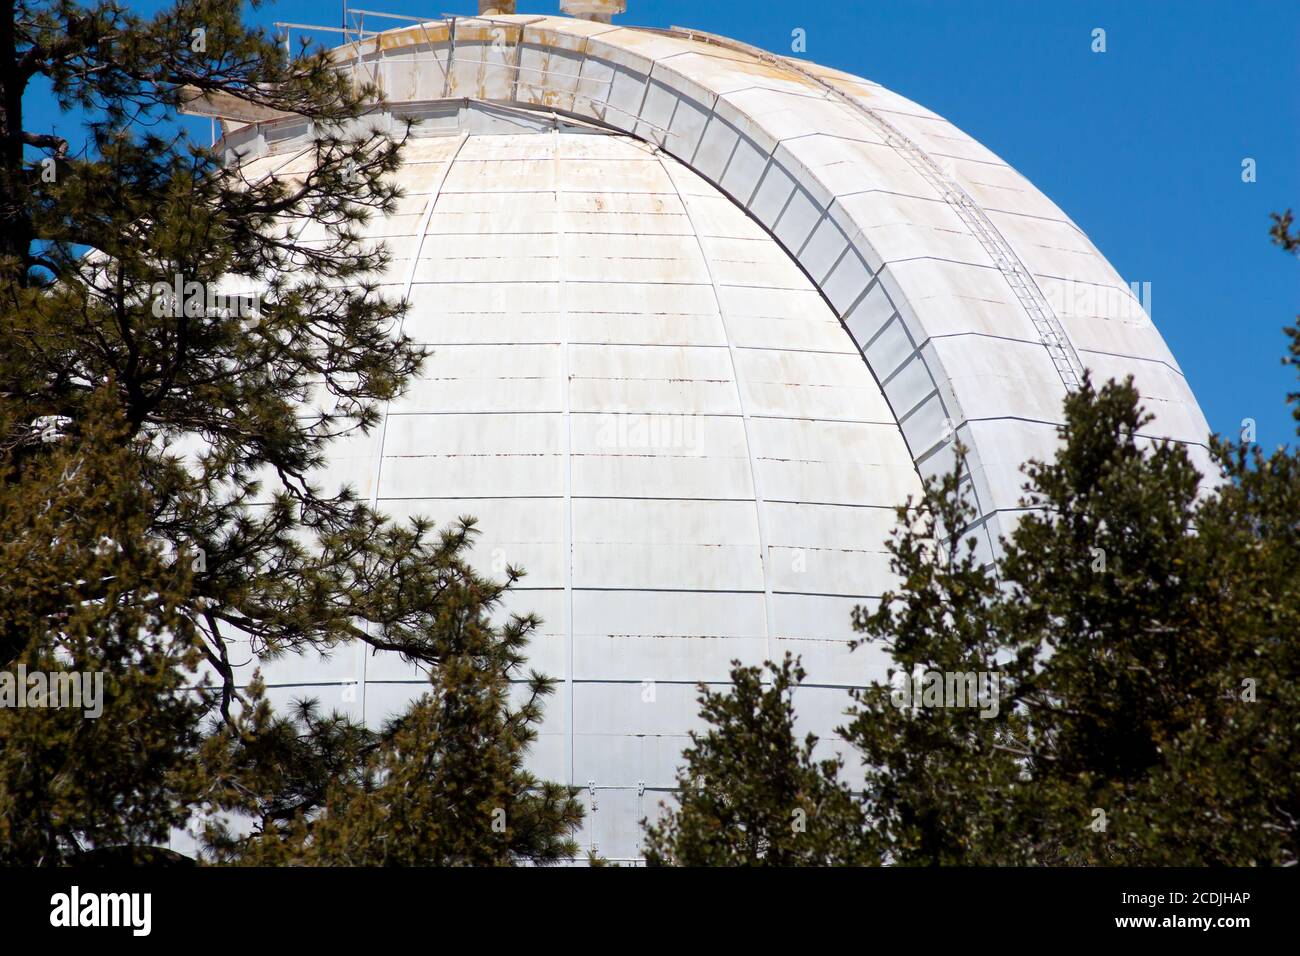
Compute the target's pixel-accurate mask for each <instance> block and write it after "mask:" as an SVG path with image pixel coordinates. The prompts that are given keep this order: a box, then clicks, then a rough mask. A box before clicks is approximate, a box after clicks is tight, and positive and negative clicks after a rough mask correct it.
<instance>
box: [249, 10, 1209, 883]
mask: <svg viewBox="0 0 1300 956" xmlns="http://www.w3.org/2000/svg"><path fill="white" fill-rule="evenodd" d="M334 55H335V57H336V59H337V60H338V62H339V64H340V66H341V68H344V69H348V70H351V71H353V72H355V74H356V75H357V76H358V78H359V79H366V80H373V81H375V82H377V83H378V84H379V85H380V86H381V87H382V88H383V89H384V91H385V93H386V96H387V99H388V101H389V104H390V108H391V110H392V111H393V113H394V114H399V115H415V116H419V117H420V118H421V119H422V121H423V122H422V123H421V125H420V126H418V127H417V128H416V131H415V137H416V138H414V139H412V140H411V141H410V142H409V143H408V146H407V148H406V151H405V154H404V155H405V161H404V166H403V168H402V169H401V171H400V172H399V173H398V177H397V178H398V182H399V183H400V185H401V186H402V187H403V189H404V190H405V193H406V195H405V198H403V199H402V200H401V205H400V208H399V209H398V210H397V212H396V213H395V214H394V215H392V216H390V217H388V218H387V219H376V220H373V221H372V222H371V223H370V224H369V225H368V227H367V229H368V236H369V237H370V238H373V239H376V240H380V239H382V240H383V241H384V242H386V243H387V244H388V247H389V249H390V250H391V252H392V254H393V260H394V261H393V263H392V266H391V268H390V270H389V272H388V273H387V274H386V275H385V277H384V283H385V291H386V292H388V293H390V294H393V295H397V296H405V297H406V298H407V300H408V301H409V303H410V308H409V311H408V313H407V316H406V318H405V322H404V331H405V332H406V333H407V334H408V335H410V336H411V337H412V338H413V339H414V340H415V341H417V342H420V343H424V344H426V345H428V346H429V347H430V350H431V352H432V354H431V356H430V358H429V360H428V361H427V363H426V365H425V368H424V370H423V372H422V374H421V376H420V377H419V378H418V379H417V380H415V381H413V382H412V383H411V385H410V387H409V389H408V391H407V392H406V393H405V394H404V395H403V396H402V397H401V398H399V399H397V400H395V401H393V402H392V403H391V404H390V405H389V406H388V407H387V408H386V410H385V412H384V420H383V424H382V426H381V427H379V428H377V429H376V430H375V431H374V432H373V433H372V434H371V435H370V436H364V437H358V438H355V439H351V440H348V441H345V442H340V443H338V446H337V448H336V450H335V452H334V455H333V458H332V459H331V468H330V477H331V479H332V480H337V481H340V482H343V481H346V482H349V483H351V484H352V485H353V487H354V488H355V489H356V490H357V491H358V493H359V494H360V495H361V496H362V497H366V496H369V498H370V500H372V501H373V502H374V503H375V504H376V505H377V506H378V507H380V508H381V509H382V510H384V511H386V512H387V513H389V514H390V515H392V516H393V517H397V518H402V517H405V516H407V515H414V514H423V515H426V516H428V517H430V518H433V519H435V520H437V521H440V522H441V521H450V520H453V519H454V518H455V517H457V516H458V515H463V514H472V515H474V516H476V517H477V518H478V519H479V527H480V529H481V531H482V535H481V538H480V539H479V542H478V545H477V548H476V552H475V562H476V564H477V566H478V567H479V568H480V569H481V570H483V571H485V572H489V573H497V574H499V572H500V571H501V570H502V569H503V568H504V566H505V565H506V564H511V565H518V566H522V567H523V568H525V569H526V571H527V577H526V578H525V579H524V580H523V581H522V582H521V586H520V587H519V588H518V589H517V590H516V591H515V592H514V594H513V598H512V603H511V606H510V608H509V610H512V611H518V612H527V611H532V612H536V613H537V614H538V615H540V616H541V617H542V618H543V619H544V621H545V623H544V625H543V627H542V628H541V631H540V633H539V634H538V635H537V636H536V637H535V639H534V641H533V643H532V645H531V657H532V663H533V664H534V665H535V666H536V667H537V669H539V670H541V671H542V672H544V673H547V674H549V675H550V676H552V677H554V678H556V679H557V680H558V681H559V688H558V692H557V694H556V695H555V696H554V697H552V698H551V699H550V701H549V703H548V706H547V713H546V721H545V725H544V726H543V728H542V731H541V735H540V739H539V741H538V743H537V744H536V746H535V748H534V753H533V765H534V769H535V770H536V772H537V773H538V774H540V775H541V776H543V777H545V778H549V779H552V780H557V781H561V782H565V783H571V784H573V785H574V786H577V787H580V788H581V790H582V797H583V800H584V802H585V804H586V806H587V811H588V812H587V820H586V824H585V829H584V832H583V835H582V838H581V840H582V844H583V846H584V848H586V847H590V848H594V849H596V850H597V851H598V852H599V853H600V854H601V855H603V856H606V857H608V858H610V859H613V860H632V859H635V858H637V856H638V854H639V846H640V841H641V834H640V827H639V821H640V819H641V818H642V817H645V816H652V815H653V814H654V812H655V808H656V806H657V805H658V803H659V801H660V800H661V799H664V798H665V797H666V795H667V794H668V792H669V791H670V790H671V788H672V786H673V783H674V772H675V769H676V767H677V765H678V762H679V758H680V753H681V750H682V749H683V747H684V746H685V745H686V744H687V743H688V740H687V736H686V735H687V733H688V731H689V730H691V729H693V728H695V727H697V726H698V717H697V704H696V693H697V691H696V684H697V683H698V682H701V681H703V682H709V683H715V684H721V683H725V682H726V680H727V675H728V669H729V662H730V661H731V660H733V659H737V658H738V659H740V660H742V661H743V662H745V663H759V662H761V661H763V660H764V659H779V658H780V657H781V656H782V655H783V654H784V653H785V652H786V651H791V652H793V653H795V654H798V655H801V656H802V658H803V662H804V665H805V667H806V668H807V670H808V672H809V677H808V681H807V683H806V685H805V686H804V687H803V688H801V689H800V690H799V691H798V696H797V709H798V712H799V716H800V720H801V722H802V724H803V725H804V728H803V729H808V730H813V731H814V732H816V733H818V734H819V735H820V736H821V737H822V738H823V744H822V746H825V747H831V746H832V743H831V741H832V740H833V738H834V732H833V728H834V727H835V726H836V724H837V723H839V722H840V720H841V716H842V712H843V710H844V707H845V706H846V696H845V690H846V688H848V687H851V686H856V685H861V684H863V683H864V682H866V681H868V680H871V679H873V678H877V677H879V676H881V674H882V670H883V659H882V658H881V657H880V656H879V655H878V654H875V653H873V652H872V651H871V650H870V649H869V648H863V649H859V650H858V651H855V652H853V653H850V652H849V650H848V646H847V641H848V640H849V638H850V637H851V636H852V628H851V623H850V612H851V609H852V608H853V606H854V605H856V604H865V605H871V604H873V603H874V601H875V600H876V599H877V598H878V596H879V595H880V594H881V593H882V591H884V590H885V589H887V588H888V587H890V586H891V583H892V581H891V577H890V571H889V562H888V556H887V554H886V552H885V541H886V540H887V536H888V533H889V531H890V529H891V528H892V527H893V525H894V522H895V516H894V512H893V508H894V507H895V506H897V505H899V504H900V503H902V502H903V500H904V499H905V498H906V497H907V496H908V495H910V494H912V495H914V494H916V493H917V492H918V491H919V489H920V483H921V480H922V478H923V477H925V476H929V475H933V474H936V473H938V472H941V471H946V470H949V469H950V468H951V466H952V463H953V448H954V445H955V442H956V441H957V440H960V441H961V442H962V443H963V444H964V445H965V446H967V448H968V449H969V459H968V462H969V470H968V474H967V484H968V487H969V490H970V492H971V494H972V496H973V500H974V501H975V503H976V505H977V507H978V509H979V514H980V521H979V524H978V527H977V528H976V533H977V535H978V537H979V540H980V547H981V549H982V552H983V553H984V554H985V555H986V556H987V557H988V558H989V559H990V560H995V559H996V557H997V541H998V536H999V535H1000V534H1004V533H1005V532H1006V531H1007V530H1008V528H1009V527H1010V522H1012V521H1013V520H1014V518H1015V515H1016V514H1017V512H1018V510H1019V507H1020V505H1019V495H1020V485H1021V482H1022V476H1021V475H1020V474H1019V468H1020V466H1021V465H1022V464H1023V463H1024V462H1025V461H1026V460H1028V459H1029V458H1032V457H1046V456H1049V455H1051V453H1052V451H1053V448H1054V444H1055V442H1056V427H1057V424H1058V423H1059V421H1060V416H1061V404H1062V400H1063V399H1064V397H1065V396H1066V394H1067V392H1068V391H1069V390H1071V389H1073V388H1076V387H1077V386H1078V383H1079V381H1080V379H1081V377H1082V375H1083V371H1084V369H1085V368H1089V369H1091V370H1092V372H1093V375H1094V377H1096V378H1098V379H1102V380H1104V379H1106V378H1110V377H1116V378H1122V377H1124V376H1126V375H1133V376H1134V378H1135V380H1136V382H1137V385H1138V387H1139V389H1140V391H1141V393H1142V396H1143V399H1144V401H1145V403H1146V404H1147V406H1148V407H1149V409H1150V410H1151V411H1152V412H1153V413H1154V414H1155V420H1154V421H1153V423H1152V424H1151V425H1150V426H1149V436H1150V437H1151V438H1152V439H1157V438H1170V439H1174V440H1177V441H1180V442H1185V443H1187V445H1188V446H1189V447H1190V448H1191V450H1192V452H1193V456H1194V457H1195V458H1197V459H1198V460H1199V461H1202V462H1203V461H1204V460H1205V456H1206V451H1205V448H1204V445H1203V443H1204V441H1205V437H1206V435H1207V433H1208V427H1207V425H1206V422H1205V418H1204V416H1203V415H1202V414H1201V411H1200V409H1199V408H1198V407H1197V404H1196V401H1195V399H1194V398H1193V396H1192V394H1191V392H1190V390H1189V388H1188V386H1187V383H1186V381H1185V379H1184V377H1183V374H1182V372H1181V370H1180V369H1179V367H1178V364H1177V362H1176V361H1175V360H1174V358H1173V356H1172V355H1171V354H1170V352H1169V349H1168V348H1167V347H1166V345H1165V343H1164V341H1163V340H1162V338H1161V337H1160V334H1159V333H1158V332H1157V331H1156V329H1155V327H1154V326H1153V325H1152V323H1151V320H1150V318H1149V317H1148V316H1147V314H1146V313H1145V312H1144V311H1143V309H1142V307H1141V305H1140V304H1139V303H1138V302H1137V301H1136V299H1135V297H1134V296H1133V294H1132V292H1131V291H1130V289H1129V288H1128V286H1127V285H1126V284H1125V282H1124V281H1123V280H1122V279H1121V278H1120V277H1119V275H1118V274H1117V273H1116V272H1115V270H1114V269H1113V268H1112V267H1111V266H1110V265H1109V264H1108V263H1107V262H1106V260H1105V259H1104V258H1103V257H1102V256H1101V255H1100V254H1099V253H1098V252H1097V250H1096V249H1095V248H1094V247H1093V245H1092V243H1091V242H1089V240H1088V238H1087V237H1086V236H1085V235H1084V234H1083V233H1082V232H1081V231H1080V230H1079V228H1078V227H1077V226H1076V225H1075V224H1074V223H1073V222H1072V221H1071V220H1070V219H1069V218H1068V217H1067V216H1066V215H1065V214H1064V213H1063V212H1062V211H1061V210H1060V209H1058V208H1057V207H1056V206H1055V205H1054V204H1053V203H1052V202H1051V201H1049V200H1048V199H1047V198H1046V197H1044V196H1043V195H1042V194H1041V193H1039V192H1038V191H1037V190H1036V189H1035V188H1034V187H1033V186H1032V185H1030V184H1029V183H1028V182H1027V181H1026V180H1025V179H1024V178H1023V177H1022V176H1020V175H1019V174H1018V173H1017V172H1016V171H1015V170H1014V169H1012V168H1011V167H1010V166H1008V165H1007V164H1006V163H1005V162H1003V161H1002V160H1000V159H999V158H998V157H997V156H995V155H994V154H993V153H991V152H990V151H989V150H988V149H986V148H985V147H983V146H981V145H980V144H979V143H978V142H976V141H975V140H973V139H972V138H970V137H969V136H967V135H966V134H965V133H963V132H961V131H960V130H958V129H957V128H956V127H955V126H953V125H952V124H951V123H949V122H948V121H946V120H945V119H943V118H942V117H940V116H937V115H936V114H934V113H932V112H930V111H929V110H927V109H925V108H923V107H920V106H917V105H916V104H914V103H912V102H910V101H908V100H906V99H904V98H903V97H901V96H899V95H898V94H896V93H893V92H891V91H889V90H886V89H884V88H882V87H880V86H879V85H877V84H875V83H872V82H870V81H868V80H864V79H861V78H858V77H854V76H850V75H848V74H845V73H841V72H839V71H836V70H832V69H827V68H824V67H819V66H816V65H814V64H811V63H808V62H805V61H796V60H792V59H788V58H783V57H779V56H774V55H771V54H767V53H764V52H762V51H759V50H755V49H753V48H750V47H746V46H744V45H742V44H738V43H735V42H733V41H729V40H725V39H721V38H717V37H711V36H706V35H702V34H697V33H692V32H690V31H685V30H670V31H659V30H648V29H634V28H628V27H623V26H619V25H617V24H610V23H602V22H597V21H593V20H582V19H576V20H575V19H566V18H560V17H542V16H511V15H507V16H495V17H491V18H477V17H465V18H454V19H450V20H442V21H431V22H428V23H420V24H416V25H413V26H408V27H404V28H402V29H398V30H392V31H388V32H384V33H379V34H368V35H365V36H364V37H363V38H362V39H359V40H357V41H356V42H354V43H351V44H349V45H347V46H344V47H340V48H339V49H337V50H336V51H335V53H334ZM243 118H244V119H245V120H248V122H246V123H241V122H238V121H237V120H238V119H239V117H234V118H233V119H232V117H231V116H230V115H229V114H223V122H224V123H225V125H226V136H225V139H224V148H225V149H227V150H237V151H239V152H240V153H242V154H245V155H246V156H247V157H249V158H250V159H251V160H252V161H253V162H254V163H255V164H256V165H255V167H254V170H255V171H256V170H261V171H263V172H266V173H275V174H277V175H293V174H295V173H298V174H300V173H302V172H303V171H305V169H306V167H305V165H304V163H306V162H307V160H306V158H305V157H306V150H307V147H308V144H309V142H310V130H309V129H308V128H307V126H306V124H305V122H304V120H303V119H302V118H301V117H294V116H283V115H262V116H258V117H243ZM303 239H304V240H305V241H311V239H312V233H311V230H310V228H309V230H308V231H307V232H306V233H304V235H303ZM392 656H393V655H372V654H370V653H367V652H365V651H363V650H361V649H357V650H356V651H355V652H351V651H349V652H342V653H337V654H335V655H334V656H333V657H331V658H330V659H328V660H318V659H315V658H314V657H313V658H312V659H310V660H309V659H307V658H305V657H303V658H294V659H291V660H283V659H281V660H278V661H276V662H274V663H273V664H271V665H270V666H269V667H268V668H265V669H264V670H265V673H266V675H267V678H268V683H269V686H270V688H271V692H272V695H273V697H278V698H280V699H281V700H283V699H286V698H289V697H301V696H315V697H318V698H319V699H320V700H321V701H322V703H325V704H326V705H330V706H335V707H337V708H339V709H342V710H349V709H350V710H351V711H352V712H353V713H354V714H355V715H356V716H358V717H363V718H364V719H366V720H367V721H370V722H372V723H377V722H379V721H381V720H382V719H383V718H384V717H385V716H386V715H388V714H391V713H392V712H394V711H395V710H397V709H398V708H399V707H401V706H402V705H403V704H404V703H405V702H406V701H407V700H408V699H409V698H410V697H412V696H414V695H415V694H418V693H419V692H421V690H422V687H423V681H422V679H421V678H420V676H419V675H418V674H417V673H414V672H413V671H412V670H411V669H410V668H409V667H407V666H406V665H403V664H402V663H401V662H399V661H395V660H390V659H389V658H391V657H392Z"/></svg>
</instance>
